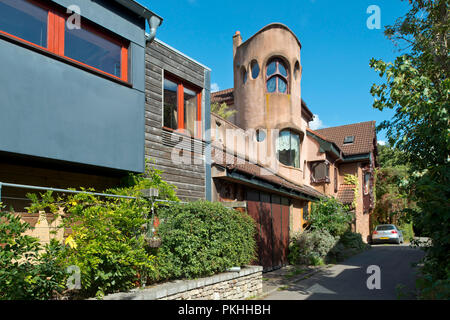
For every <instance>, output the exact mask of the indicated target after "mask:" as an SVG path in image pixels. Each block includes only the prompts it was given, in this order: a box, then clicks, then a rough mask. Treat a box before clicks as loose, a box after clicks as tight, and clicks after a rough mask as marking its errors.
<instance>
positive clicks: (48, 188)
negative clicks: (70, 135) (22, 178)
mask: <svg viewBox="0 0 450 320" xmlns="http://www.w3.org/2000/svg"><path fill="white" fill-rule="evenodd" d="M3 187H8V188H16V189H28V190H41V191H53V192H61V193H73V194H80V193H82V194H89V195H94V196H100V197H111V198H122V199H132V200H137V199H138V198H137V197H132V196H123V195H118V194H109V193H98V192H90V191H77V190H69V189H59V188H50V187H40V186H30V185H25V184H16V183H7V182H0V202H1V201H2V188H3ZM4 198H5V199H6V198H10V197H4ZM143 198H147V197H145V196H143ZM10 199H16V200H27V201H30V199H25V198H10ZM151 201H152V202H153V203H155V202H161V203H164V202H165V203H185V202H182V201H170V200H162V199H151Z"/></svg>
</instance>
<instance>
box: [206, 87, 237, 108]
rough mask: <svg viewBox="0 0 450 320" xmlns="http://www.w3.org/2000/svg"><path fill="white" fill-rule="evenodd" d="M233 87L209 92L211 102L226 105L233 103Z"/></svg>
mask: <svg viewBox="0 0 450 320" xmlns="http://www.w3.org/2000/svg"><path fill="white" fill-rule="evenodd" d="M233 93H234V89H233V88H231V89H226V90H221V91H217V92H213V93H211V103H219V104H221V103H224V102H225V103H226V104H228V105H232V104H234V94H233Z"/></svg>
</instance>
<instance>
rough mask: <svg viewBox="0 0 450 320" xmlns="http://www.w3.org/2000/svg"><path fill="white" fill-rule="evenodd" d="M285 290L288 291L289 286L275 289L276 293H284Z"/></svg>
mask: <svg viewBox="0 0 450 320" xmlns="http://www.w3.org/2000/svg"><path fill="white" fill-rule="evenodd" d="M287 289H289V286H282V287H279V288H278V289H277V291H284V290H287Z"/></svg>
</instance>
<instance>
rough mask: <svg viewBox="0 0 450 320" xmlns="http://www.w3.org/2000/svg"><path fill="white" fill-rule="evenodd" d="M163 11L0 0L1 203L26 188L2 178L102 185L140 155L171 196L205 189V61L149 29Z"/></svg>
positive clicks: (100, 1) (188, 196)
mask: <svg viewBox="0 0 450 320" xmlns="http://www.w3.org/2000/svg"><path fill="white" fill-rule="evenodd" d="M162 22H163V19H162V18H161V17H160V16H158V15H157V14H155V13H153V12H152V11H151V10H149V9H148V8H145V7H143V6H142V5H140V4H139V3H138V2H136V1H134V0H114V1H111V0H96V1H91V0H73V1H72V0H70V1H69V0H53V1H46V0H1V1H0V56H1V58H2V59H1V62H0V69H1V70H2V72H1V73H0V81H1V83H2V88H1V89H0V114H1V116H0V196H1V198H0V201H1V202H3V204H4V205H7V206H8V207H10V206H12V207H13V208H14V209H16V210H17V211H23V210H24V208H25V207H26V206H27V205H28V204H29V202H28V200H27V199H26V197H25V195H26V194H27V193H28V192H30V190H29V189H24V188H17V187H10V186H7V185H5V184H15V185H25V186H34V187H47V188H58V189H67V188H77V189H78V188H80V187H84V188H94V189H96V190H98V191H103V190H106V189H108V188H112V187H116V186H119V185H120V183H121V180H122V178H124V177H126V176H127V175H128V174H129V173H143V172H144V170H145V162H146V160H148V161H149V162H150V163H151V164H152V163H153V165H154V166H155V167H156V168H157V169H161V170H163V171H164V174H163V175H164V179H165V180H167V181H169V182H171V183H173V184H175V185H176V186H177V193H178V195H179V197H180V198H181V199H183V200H195V199H207V198H210V187H209V186H210V183H207V181H210V169H208V168H209V167H208V165H207V162H206V161H205V155H204V145H205V142H204V141H205V139H206V135H207V133H208V129H209V121H210V120H209V117H208V116H206V115H207V114H209V112H210V111H209V101H210V91H209V90H210V84H209V81H210V80H209V79H210V69H208V68H207V67H205V66H203V65H201V64H200V63H198V62H196V61H195V60H193V59H191V58H189V57H187V56H186V55H184V54H183V53H181V52H179V51H177V50H176V49H174V48H172V47H170V46H168V45H166V44H165V43H163V42H162V41H160V40H158V39H156V33H157V30H158V28H159V27H160V26H161V25H162ZM146 29H147V30H149V32H146ZM173 86H175V87H173ZM174 88H175V91H173V89H174ZM165 105H168V107H169V108H172V109H173V110H175V113H174V114H175V116H176V114H177V112H178V116H179V119H175V122H171V121H172V119H171V118H170V116H171V115H170V112H169V111H168V108H165ZM165 110H166V111H165ZM165 112H166V113H167V115H166V114H165ZM172 116H173V114H172ZM187 133H191V134H192V135H191V136H192V137H191V138H187V136H188V135H187ZM183 147H184V150H183ZM174 150H178V153H179V154H178V156H177V155H176V151H174ZM180 150H182V151H180ZM172 154H173V157H172ZM188 154H189V157H188ZM172 158H173V159H174V160H173V159H172ZM186 158H189V159H190V160H192V161H191V162H189V161H190V160H189V161H187V160H186ZM180 159H181V160H180ZM177 161H178V162H177ZM2 183H3V184H2ZM38 192H42V191H38Z"/></svg>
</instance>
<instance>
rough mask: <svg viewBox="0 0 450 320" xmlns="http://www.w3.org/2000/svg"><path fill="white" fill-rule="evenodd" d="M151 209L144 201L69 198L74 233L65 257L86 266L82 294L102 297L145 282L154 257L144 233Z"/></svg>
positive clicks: (82, 268)
mask: <svg viewBox="0 0 450 320" xmlns="http://www.w3.org/2000/svg"><path fill="white" fill-rule="evenodd" d="M148 210H149V208H148V204H147V202H146V201H144V200H130V199H113V200H111V199H108V200H104V199H99V198H98V197H96V196H93V195H89V194H77V195H74V196H71V197H69V199H68V200H67V203H66V212H67V213H66V218H65V219H64V220H65V225H66V227H71V228H72V231H73V233H72V234H71V235H70V236H69V237H68V238H67V239H66V244H68V246H67V247H66V249H65V250H64V251H63V252H62V255H61V256H60V259H61V260H62V261H63V262H64V264H65V265H66V266H70V265H74V266H77V267H78V268H80V272H81V285H82V288H81V290H80V291H79V292H78V295H79V296H80V297H91V296H94V295H95V296H97V297H102V296H103V295H104V294H107V293H111V292H116V291H125V290H128V289H130V288H132V287H134V286H138V285H140V284H142V282H145V279H146V277H147V276H148V274H149V273H150V272H152V270H153V266H152V263H153V259H154V256H153V255H151V254H150V253H149V252H148V251H147V250H146V248H145V240H144V232H143V226H144V225H145V223H146V219H145V214H144V213H145V212H146V211H148Z"/></svg>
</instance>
